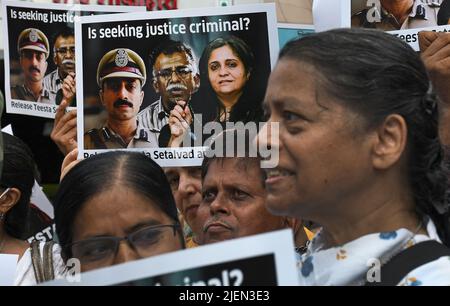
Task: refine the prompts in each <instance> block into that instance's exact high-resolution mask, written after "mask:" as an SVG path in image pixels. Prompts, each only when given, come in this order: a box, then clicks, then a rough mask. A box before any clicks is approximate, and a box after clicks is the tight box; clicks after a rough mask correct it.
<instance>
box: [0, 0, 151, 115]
mask: <svg viewBox="0 0 450 306" xmlns="http://www.w3.org/2000/svg"><path fill="white" fill-rule="evenodd" d="M143 10H145V7H138V6H132V7H131V6H97V5H79V4H78V5H62V4H45V3H30V2H17V1H2V14H3V20H2V21H3V31H4V35H3V42H4V43H3V45H4V59H5V100H6V112H7V113H14V114H24V115H31V116H38V117H45V118H54V117H55V112H56V108H57V105H58V104H59V103H60V102H61V100H62V98H63V97H64V96H65V95H67V96H70V97H71V100H72V103H71V105H73V106H75V105H76V101H75V100H76V97H75V92H74V91H75V86H74V85H72V82H74V81H75V40H74V30H73V27H74V25H73V24H74V20H75V19H76V18H77V17H78V16H83V15H93V14H107V13H118V12H130V11H143ZM68 76H69V78H68ZM66 79H67V80H66ZM65 80H66V82H67V84H70V85H66V86H69V87H68V88H65V86H64V84H65V83H64V82H65ZM73 84H74V83H73Z"/></svg>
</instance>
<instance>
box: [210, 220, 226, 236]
mask: <svg viewBox="0 0 450 306" xmlns="http://www.w3.org/2000/svg"><path fill="white" fill-rule="evenodd" d="M229 230H231V227H230V226H229V225H228V224H226V223H225V222H223V221H220V220H214V221H208V222H207V223H206V224H205V226H204V227H203V232H204V233H206V232H223V231H229Z"/></svg>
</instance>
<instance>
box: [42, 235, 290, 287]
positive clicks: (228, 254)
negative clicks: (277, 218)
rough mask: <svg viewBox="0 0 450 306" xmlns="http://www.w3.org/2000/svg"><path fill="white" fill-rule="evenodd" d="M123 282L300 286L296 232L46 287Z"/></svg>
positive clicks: (170, 256)
mask: <svg viewBox="0 0 450 306" xmlns="http://www.w3.org/2000/svg"><path fill="white" fill-rule="evenodd" d="M68 279H69V278H68ZM73 279H76V278H73ZM118 284H121V285H122V284H126V285H139V286H140V285H144V286H154V285H172V286H173V285H182V286H194V285H197V286H199V285H207V286H208V285H209V286H220V285H222V286H224V285H225V286H243V285H253V286H255V285H256V286H258V285H260V286H263V285H272V286H273V285H280V286H288V285H290V286H292V285H298V272H297V267H296V259H295V251H294V243H293V235H292V231H291V230H290V229H289V230H282V231H276V232H271V233H267V234H261V235H257V236H251V237H246V238H241V239H235V240H230V241H226V242H221V243H215V244H211V245H207V246H201V247H197V248H193V249H187V250H183V251H177V252H173V253H169V254H167V255H160V256H155V257H151V258H148V259H142V260H138V261H134V262H130V263H125V264H120V265H116V266H112V267H109V268H103V269H99V270H95V271H90V272H86V273H82V274H81V275H80V277H79V282H69V281H68V280H57V281H53V282H48V283H45V284H44V285H48V286H50V285H69V286H70V285H75V286H97V285H101V286H107V285H118Z"/></svg>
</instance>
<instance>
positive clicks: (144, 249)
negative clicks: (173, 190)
mask: <svg viewBox="0 0 450 306" xmlns="http://www.w3.org/2000/svg"><path fill="white" fill-rule="evenodd" d="M169 230H171V231H172V234H173V236H176V234H177V230H180V224H178V223H175V224H163V225H152V226H147V227H144V228H141V229H138V230H137V231H135V232H133V233H131V234H129V235H127V236H125V237H115V236H104V237H95V238H89V239H86V240H81V241H77V242H74V243H72V244H70V245H68V246H67V247H66V250H71V253H72V257H74V258H78V259H79V260H80V262H81V263H84V264H89V263H99V264H100V265H101V264H102V263H105V262H112V261H113V260H114V257H115V256H116V254H117V251H118V249H119V245H120V243H121V242H122V241H123V240H125V241H127V242H128V244H129V245H130V247H131V248H133V249H134V250H135V251H136V252H137V253H138V254H139V256H141V257H149V256H151V255H153V254H155V252H157V251H158V249H159V246H160V245H161V243H163V242H164V238H165V237H166V235H167V234H169V233H170V232H169Z"/></svg>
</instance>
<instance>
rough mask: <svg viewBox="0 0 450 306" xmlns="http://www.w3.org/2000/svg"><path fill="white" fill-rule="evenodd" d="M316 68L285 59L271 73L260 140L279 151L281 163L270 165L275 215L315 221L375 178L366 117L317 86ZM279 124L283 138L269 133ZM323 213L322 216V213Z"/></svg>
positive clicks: (269, 202)
mask: <svg viewBox="0 0 450 306" xmlns="http://www.w3.org/2000/svg"><path fill="white" fill-rule="evenodd" d="M315 75H316V74H315V71H314V69H313V68H312V67H311V66H309V65H306V64H303V63H299V62H297V61H294V60H289V59H282V60H281V61H280V62H279V63H278V64H277V66H276V68H275V69H274V71H273V72H272V75H271V76H270V80H269V84H268V88H267V93H266V98H265V105H266V107H267V108H268V110H270V118H269V121H268V124H266V125H265V127H264V128H263V129H262V130H261V132H260V134H259V135H258V140H259V141H260V142H262V143H266V144H267V143H269V144H270V145H271V146H272V150H274V149H277V148H278V149H279V163H278V166H277V167H276V168H274V169H266V174H267V180H266V189H267V193H268V197H267V206H268V208H269V210H270V211H271V212H273V213H275V214H279V215H287V216H296V217H300V216H302V217H304V218H306V219H308V218H310V219H311V220H315V219H314V218H316V217H317V216H318V214H330V212H331V213H332V212H333V210H336V209H339V207H338V206H339V205H338V203H342V201H345V199H346V197H351V196H355V194H357V193H358V192H359V190H360V189H361V187H362V186H363V185H364V184H367V182H368V181H369V180H370V177H371V176H370V173H371V171H372V172H373V170H372V169H371V167H370V161H369V159H370V157H369V152H370V147H369V145H368V144H367V140H366V139H367V138H368V137H369V136H367V135H364V133H363V132H359V131H358V127H359V125H360V119H358V118H357V115H356V113H354V112H352V111H351V110H349V109H348V108H346V107H345V106H343V105H342V104H340V103H339V102H335V101H333V99H332V98H330V97H328V96H326V95H325V94H324V93H323V90H321V88H319V87H318V86H317V82H316V79H317V77H314V76H315ZM273 122H279V138H276V139H278V141H275V142H271V141H270V140H268V139H270V138H268V137H267V135H268V133H270V130H269V128H268V127H269V126H270V123H273ZM321 217H322V216H321Z"/></svg>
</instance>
